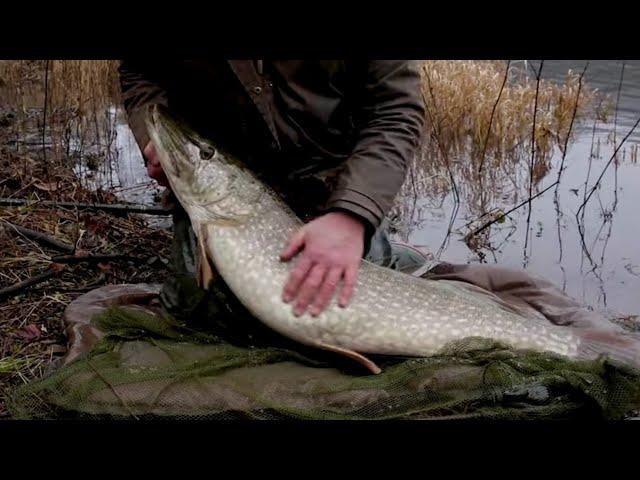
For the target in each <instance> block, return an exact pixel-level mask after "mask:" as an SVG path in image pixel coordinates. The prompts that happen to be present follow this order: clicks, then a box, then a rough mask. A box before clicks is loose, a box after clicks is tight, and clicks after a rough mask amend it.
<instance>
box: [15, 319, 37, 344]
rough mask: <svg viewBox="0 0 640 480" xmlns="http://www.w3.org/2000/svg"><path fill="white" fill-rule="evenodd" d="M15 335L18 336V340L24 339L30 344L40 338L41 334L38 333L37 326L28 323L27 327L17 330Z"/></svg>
mask: <svg viewBox="0 0 640 480" xmlns="http://www.w3.org/2000/svg"><path fill="white" fill-rule="evenodd" d="M16 335H17V336H19V337H20V338H23V339H25V340H26V341H28V342H32V341H34V340H36V339H37V338H40V337H41V336H42V332H41V331H40V328H38V326H37V325H34V324H33V323H30V324H29V325H27V326H25V327H23V328H21V329H20V330H18V331H17V332H16Z"/></svg>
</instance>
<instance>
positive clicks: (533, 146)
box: [524, 60, 544, 264]
mask: <svg viewBox="0 0 640 480" xmlns="http://www.w3.org/2000/svg"><path fill="white" fill-rule="evenodd" d="M543 65H544V60H540V68H538V73H537V74H536V97H535V101H534V104H533V128H532V129H531V160H530V161H529V199H528V202H529V211H528V213H527V231H526V232H525V237H524V261H525V264H526V262H527V246H528V245H529V230H530V225H531V199H532V196H531V194H532V193H533V165H534V162H535V153H536V119H537V114H538V95H539V94H540V75H541V74H542V66H543Z"/></svg>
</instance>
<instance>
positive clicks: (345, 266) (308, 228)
mask: <svg viewBox="0 0 640 480" xmlns="http://www.w3.org/2000/svg"><path fill="white" fill-rule="evenodd" d="M364 229H365V226H364V224H363V223H362V222H361V221H359V220H358V219H357V218H355V217H353V216H351V215H349V214H347V213H342V212H331V213H327V214H326V215H323V216H321V217H318V218H316V219H315V220H313V221H311V222H309V223H308V224H306V225H305V226H304V227H302V228H301V229H300V230H298V231H297V232H296V233H295V234H294V235H293V237H292V238H291V239H290V240H289V244H288V245H287V247H286V249H285V250H284V251H283V252H282V254H281V256H280V258H281V259H282V260H283V261H289V260H291V259H292V258H293V257H294V256H296V254H298V252H300V255H299V258H298V262H297V264H296V266H295V268H294V269H293V270H292V272H291V273H290V275H289V279H288V281H287V284H286V285H285V287H284V292H283V300H284V301H285V302H287V303H290V302H293V301H295V305H294V310H293V312H294V314H295V315H302V314H303V313H304V312H305V311H306V310H307V308H308V307H309V306H310V305H311V307H310V308H309V312H310V313H311V315H314V316H316V315H319V314H320V313H321V312H322V311H324V309H325V308H326V307H327V306H328V305H329V302H330V301H331V298H332V297H333V294H334V292H335V291H336V288H337V286H338V284H339V283H340V280H341V279H342V280H344V282H343V285H342V291H341V292H340V296H339V299H338V303H339V305H340V306H341V307H346V306H347V304H348V303H349V301H350V300H351V297H352V295H353V291H354V288H355V284H356V279H357V276H358V269H359V268H360V262H361V259H362V254H363V250H364Z"/></svg>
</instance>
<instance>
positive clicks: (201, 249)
mask: <svg viewBox="0 0 640 480" xmlns="http://www.w3.org/2000/svg"><path fill="white" fill-rule="evenodd" d="M206 244H207V229H206V228H200V235H198V260H197V269H198V284H199V285H200V287H201V288H203V289H205V290H208V289H209V285H210V284H211V281H212V280H213V279H214V278H215V277H216V275H215V271H216V269H215V267H214V265H213V262H212V261H211V259H210V258H209V254H208V253H207V247H206Z"/></svg>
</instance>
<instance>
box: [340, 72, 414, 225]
mask: <svg viewBox="0 0 640 480" xmlns="http://www.w3.org/2000/svg"><path fill="white" fill-rule="evenodd" d="M364 70H365V71H366V73H365V74H364V82H360V86H359V87H358V89H357V90H358V91H356V106H355V110H356V111H355V121H356V125H355V126H356V130H357V132H358V134H357V141H356V145H355V148H354V150H353V152H352V154H351V156H350V158H349V159H348V160H347V162H346V164H345V168H344V170H343V171H342V172H341V174H340V176H339V177H338V179H337V184H336V186H335V188H334V190H333V192H332V194H331V196H330V198H329V201H328V203H327V207H328V208H329V209H339V210H347V211H349V212H351V213H354V214H356V215H357V216H359V217H361V218H364V219H365V220H366V221H367V223H368V224H369V225H367V227H368V230H369V231H371V230H375V229H377V228H378V226H379V225H380V223H381V222H382V220H383V218H384V216H385V215H386V214H387V212H388V211H389V210H390V209H391V207H392V206H393V201H394V198H395V196H396V195H397V193H398V192H399V190H400V188H401V186H402V183H403V182H404V178H405V174H406V172H407V168H408V164H409V161H410V160H411V158H412V156H413V155H414V154H415V151H416V148H417V146H418V144H419V143H420V140H421V138H422V132H423V127H424V117H425V107H424V102H423V98H422V90H421V87H420V63H419V62H417V61H397V60H387V61H370V62H367V64H366V67H365V68H364Z"/></svg>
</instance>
